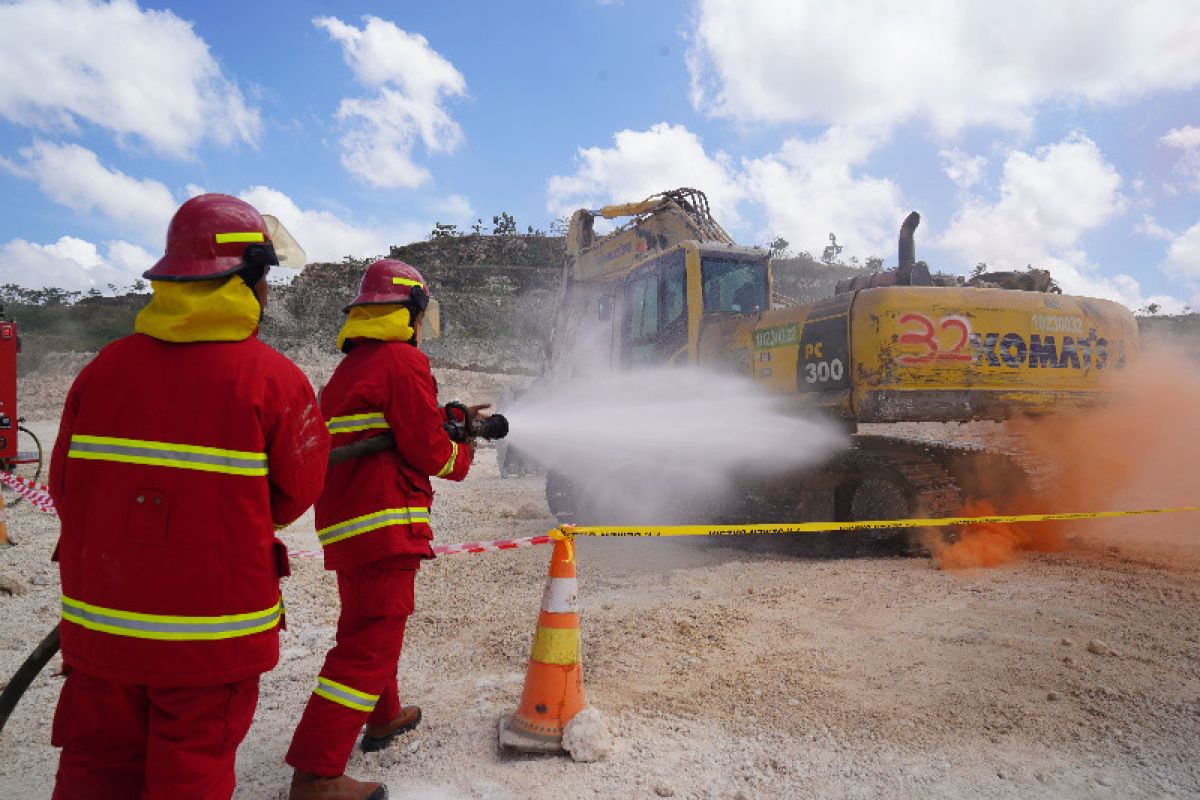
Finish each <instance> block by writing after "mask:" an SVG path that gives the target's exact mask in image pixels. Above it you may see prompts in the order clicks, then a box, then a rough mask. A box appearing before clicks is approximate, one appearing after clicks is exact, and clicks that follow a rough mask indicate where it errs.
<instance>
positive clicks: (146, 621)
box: [62, 596, 283, 641]
mask: <svg viewBox="0 0 1200 800" xmlns="http://www.w3.org/2000/svg"><path fill="white" fill-rule="evenodd" d="M282 614H283V603H282V602H279V603H276V604H275V605H274V606H272V607H271V608H268V609H266V610H264V611H254V612H251V613H249V614H225V615H221V616H212V617H191V616H175V615H169V614H142V613H138V612H133V611H121V610H119V609H114V608H104V607H102V606H95V605H91V604H90V603H83V602H80V601H78V600H72V599H71V598H69V597H66V596H64V597H63V599H62V616H63V619H64V620H66V621H68V622H74V623H75V624H77V625H81V626H83V627H84V628H87V629H89V630H93V631H99V632H101V633H111V634H113V635H116V636H132V637H134V638H138V639H165V640H173V641H187V640H205V639H232V638H235V637H238V636H249V635H250V634H253V633H259V632H260V631H265V630H269V629H271V628H274V627H275V626H276V625H277V624H278V623H279V618H280V616H281V615H282Z"/></svg>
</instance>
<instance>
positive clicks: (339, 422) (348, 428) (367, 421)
mask: <svg viewBox="0 0 1200 800" xmlns="http://www.w3.org/2000/svg"><path fill="white" fill-rule="evenodd" d="M327 424H328V426H329V432H330V433H353V432H354V431H367V430H373V429H376V428H382V429H385V430H386V429H389V428H391V426H390V425H388V422H387V419H386V418H385V417H384V416H383V414H381V413H379V412H374V413H370V414H350V415H347V416H344V417H333V418H332V419H330V420H329V422H328V423H327Z"/></svg>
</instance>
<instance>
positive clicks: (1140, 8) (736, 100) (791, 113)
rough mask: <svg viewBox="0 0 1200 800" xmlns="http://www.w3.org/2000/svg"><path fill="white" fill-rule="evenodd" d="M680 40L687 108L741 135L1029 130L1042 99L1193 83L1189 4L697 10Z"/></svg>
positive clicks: (811, 2) (807, 2)
mask: <svg viewBox="0 0 1200 800" xmlns="http://www.w3.org/2000/svg"><path fill="white" fill-rule="evenodd" d="M690 38H691V48H690V50H689V54H688V65H689V70H690V72H691V75H692V102H693V104H694V106H695V107H696V108H697V109H698V110H701V111H705V112H708V113H712V114H715V115H718V116H724V117H728V118H730V119H733V120H738V121H741V122H743V123H751V122H757V121H767V122H798V121H804V122H820V123H828V124H841V125H857V124H865V125H874V126H885V127H886V126H889V125H891V124H894V123H897V122H902V121H904V120H907V119H911V118H914V117H920V118H926V119H928V120H930V121H931V122H932V123H933V125H934V126H935V127H936V128H937V129H938V130H939V131H941V132H942V133H944V134H951V133H954V132H956V131H958V130H959V129H961V128H963V127H964V126H969V125H989V126H996V127H999V128H1004V129H1014V130H1027V129H1028V128H1029V125H1030V122H1031V119H1032V116H1033V113H1034V111H1035V109H1036V106H1037V105H1038V104H1040V103H1043V102H1045V101H1048V100H1052V99H1066V100H1083V101H1087V102H1092V103H1118V102H1122V101H1126V100H1129V99H1131V98H1136V97H1139V96H1141V95H1143V94H1145V93H1147V92H1152V91H1157V90H1171V89H1184V88H1188V87H1192V86H1196V85H1198V84H1200V59H1198V58H1196V50H1195V43H1196V42H1197V41H1200V14H1197V13H1196V5H1195V2H1194V0H1143V2H1138V3H1129V2H1125V0H1096V2H1092V3H1089V4H1088V5H1087V10H1086V12H1084V13H1081V10H1080V7H1079V6H1078V5H1077V4H1073V3H1047V2H1043V0H1010V1H1009V2H1005V3H960V2H955V0H930V2H925V3H918V4H913V3H903V2H899V1H898V0H891V1H890V2H877V1H876V0H847V2H841V3H828V2H819V0H758V2H754V3H747V2H743V0H700V4H699V9H698V10H697V13H696V14H695V17H694V27H693V30H692V31H691V33H690Z"/></svg>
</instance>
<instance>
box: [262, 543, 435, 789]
mask: <svg viewBox="0 0 1200 800" xmlns="http://www.w3.org/2000/svg"><path fill="white" fill-rule="evenodd" d="M416 564H417V562H416V559H414V558H413V557H412V556H393V557H391V558H386V559H382V560H380V561H373V562H371V563H369V564H365V565H363V566H361V567H358V568H356V569H353V570H346V571H339V572H338V573H337V579H338V595H339V597H340V598H341V603H342V609H341V614H340V616H339V617H338V626H337V641H336V644H335V645H334V647H333V649H332V650H330V651H329V654H328V655H326V656H325V665H324V666H323V667H321V672H320V674H319V675H318V677H317V688H316V690H314V692H313V694H312V696H311V697H310V698H309V700H308V705H307V706H305V708H304V715H303V716H302V717H301V718H300V724H299V725H298V726H297V727H296V733H295V735H294V736H293V737H292V746H291V747H290V748H289V749H288V753H287V757H286V759H285V760H286V761H287V763H288V764H290V765H292V766H293V767H295V768H296V769H298V770H300V771H301V772H312V773H315V774H317V775H324V776H329V777H333V776H337V775H341V774H342V773H343V772H345V771H346V762H347V761H349V760H350V752H351V751H352V750H353V749H354V743H355V741H356V740H357V739H358V733H359V731H360V730H362V727H363V725H364V724H368V725H381V726H382V725H387V724H388V723H389V722H391V721H392V720H394V719H395V718H396V717H398V716H399V715H400V695H399V692H398V690H397V687H396V668H397V665H398V663H399V661H400V649H401V648H402V647H403V645H404V625H405V622H407V621H408V616H409V614H411V613H412V611H413V583H414V581H415V579H416V575H417V570H416V568H415V567H416Z"/></svg>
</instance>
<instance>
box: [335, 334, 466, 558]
mask: <svg viewBox="0 0 1200 800" xmlns="http://www.w3.org/2000/svg"><path fill="white" fill-rule="evenodd" d="M356 341H357V344H356V346H355V347H354V348H353V349H352V350H351V351H350V353H349V354H348V355H347V356H346V357H345V358H343V359H342V362H341V363H340V364H338V367H337V369H336V370H334V373H333V376H332V377H331V378H330V379H329V385H328V386H326V387H325V388H324V389H323V390H322V391H321V410H322V411H323V412H324V413H325V418H326V419H327V420H329V432H330V433H331V434H333V446H334V447H340V446H342V445H345V444H350V443H351V442H354V441H357V440H358V439H363V438H366V437H368V436H373V435H377V434H379V433H380V432H382V431H386V430H389V429H390V430H391V432H392V435H393V436H394V437H395V439H396V447H395V449H392V450H387V451H384V452H382V453H377V454H374V455H369V456H366V457H364V458H358V459H352V460H348V461H343V462H341V463H338V464H334V465H333V466H331V467H330V468H329V474H328V476H327V477H326V480H325V491H324V492H323V493H322V494H321V499H320V500H318V501H317V538H318V539H319V540H320V542H321V545H322V547H323V548H324V552H325V568H326V569H332V570H344V569H352V568H354V567H357V566H360V565H362V564H366V563H368V562H370V561H375V560H378V559H381V558H387V557H389V556H395V555H411V556H413V557H414V566H415V562H416V561H417V560H419V559H420V558H432V557H433V550H432V548H431V547H430V540H431V539H433V531H432V530H431V529H430V527H429V507H430V505H431V504H432V503H433V487H432V486H430V484H429V478H430V476H436V477H439V478H446V479H447V480H452V481H461V480H462V479H463V478H465V477H466V476H467V471H468V470H469V469H470V468H471V450H470V448H468V447H467V446H466V445H459V444H457V443H455V442H452V441H451V440H450V437H449V435H447V433H446V431H445V430H444V429H443V428H442V422H443V421H444V419H445V417H444V415H443V412H442V410H441V409H440V408H439V407H438V403H437V382H436V381H435V380H434V379H433V373H432V372H430V371H429V359H428V358H426V357H425V354H424V353H422V352H421V351H420V350H419V349H417V348H416V347H415V346H414V345H412V344H410V343H408V342H383V341H376V340H372V339H361V340H356Z"/></svg>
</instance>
